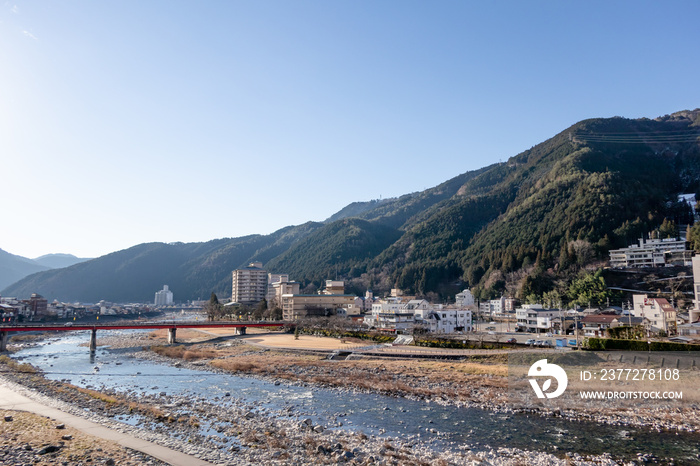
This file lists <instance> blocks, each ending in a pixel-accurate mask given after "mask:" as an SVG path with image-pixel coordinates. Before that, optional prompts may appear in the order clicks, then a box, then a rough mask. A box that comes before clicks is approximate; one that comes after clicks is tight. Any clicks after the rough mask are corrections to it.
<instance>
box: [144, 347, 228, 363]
mask: <svg viewBox="0 0 700 466" xmlns="http://www.w3.org/2000/svg"><path fill="white" fill-rule="evenodd" d="M150 349H151V351H153V352H154V353H156V354H160V355H161V356H166V357H168V358H173V359H182V360H185V361H195V360H198V359H213V358H216V357H218V356H219V353H218V352H217V351H216V350H213V349H203V348H199V347H185V346H183V345H178V346H151V348H150Z"/></svg>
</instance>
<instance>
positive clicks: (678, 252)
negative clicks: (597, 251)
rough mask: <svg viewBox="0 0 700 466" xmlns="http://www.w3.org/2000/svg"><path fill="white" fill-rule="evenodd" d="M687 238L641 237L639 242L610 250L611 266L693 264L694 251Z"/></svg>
mask: <svg viewBox="0 0 700 466" xmlns="http://www.w3.org/2000/svg"><path fill="white" fill-rule="evenodd" d="M686 245H687V242H686V241H685V239H683V238H681V239H680V240H677V239H674V238H666V239H647V240H645V239H644V238H640V239H639V244H633V245H632V246H630V247H627V248H622V249H615V250H612V251H610V267H613V268H625V267H663V266H665V265H666V264H672V263H673V264H676V263H677V264H680V265H687V266H689V265H691V257H692V251H688V250H687V249H688V248H687V247H686Z"/></svg>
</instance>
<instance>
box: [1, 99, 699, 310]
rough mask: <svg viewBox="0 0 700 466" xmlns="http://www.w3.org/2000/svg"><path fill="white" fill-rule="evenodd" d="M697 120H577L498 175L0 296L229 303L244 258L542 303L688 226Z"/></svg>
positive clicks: (156, 253) (364, 283)
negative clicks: (686, 199) (609, 262)
mask: <svg viewBox="0 0 700 466" xmlns="http://www.w3.org/2000/svg"><path fill="white" fill-rule="evenodd" d="M699 138H700V110H695V111H685V112H679V113H676V114H673V115H670V116H665V117H661V118H657V119H654V120H650V119H638V120H630V119H624V118H619V117H616V118H607V119H591V120H585V121H582V122H579V123H577V124H575V125H573V126H571V127H570V128H568V129H566V130H565V131H563V132H561V133H560V134H558V135H556V136H554V137H553V138H551V139H549V140H547V141H545V142H543V143H541V144H538V145H537V146H535V147H533V148H531V149H529V150H527V151H525V152H522V153H520V154H518V155H516V156H514V157H512V158H510V159H509V160H508V161H507V162H505V163H500V164H495V165H492V166H488V167H485V168H483V169H481V170H477V171H473V172H468V173H464V174H462V175H459V176H457V177H455V178H453V179H451V180H448V181H446V182H445V183H442V184H441V185H439V186H436V187H434V188H431V189H428V190H426V191H422V192H418V193H413V194H407V195H405V196H401V197H399V198H395V199H385V200H381V201H370V202H357V203H353V204H351V205H349V206H347V207H346V208H344V209H342V210H341V211H340V212H338V213H337V214H335V215H334V216H332V217H330V218H329V219H327V220H326V221H325V222H324V223H313V222H310V223H307V224H304V225H300V226H296V227H287V228H284V229H282V230H280V231H278V232H275V233H273V234H272V235H266V236H260V235H254V236H249V237H244V238H233V239H222V240H214V241H210V242H207V243H197V244H170V245H166V244H148V245H139V246H136V247H134V248H130V249H127V250H125V251H120V252H117V253H113V254H110V255H108V256H104V257H101V258H98V259H94V260H92V261H89V262H86V263H83V264H77V265H74V266H72V267H69V268H67V269H62V270H58V271H55V270H54V271H47V272H41V273H39V274H35V275H33V276H31V277H28V278H27V279H25V280H22V281H20V282H19V283H17V284H15V285H13V286H11V287H9V288H8V289H6V290H4V291H3V294H8V293H9V294H12V295H18V296H23V295H28V294H30V293H31V292H39V293H41V294H44V295H45V296H47V297H49V298H50V299H53V298H54V297H57V298H59V299H71V300H74V299H80V300H97V299H111V300H117V301H119V300H121V301H128V300H151V299H152V298H153V293H154V292H155V291H156V290H157V289H160V288H161V286H162V285H163V284H168V285H170V288H171V290H173V291H174V293H175V299H176V300H184V299H194V298H198V297H206V296H208V295H209V293H210V292H211V291H215V292H217V293H219V294H220V295H222V296H224V297H225V296H229V295H230V286H231V285H230V272H231V270H233V269H235V268H237V267H239V266H242V265H244V264H245V263H247V262H248V261H251V260H260V261H262V262H263V263H264V264H265V266H266V268H267V269H268V270H270V271H272V272H278V273H289V274H290V276H291V278H292V279H295V280H297V281H300V282H301V283H302V285H303V286H307V285H309V288H310V289H313V288H316V287H319V286H320V285H321V282H322V281H323V280H325V279H326V278H336V276H337V277H338V278H339V279H345V280H346V281H347V283H348V286H349V289H350V290H352V291H355V292H361V291H363V290H364V289H365V288H367V287H371V288H373V289H374V290H375V291H376V292H379V293H381V292H382V291H388V289H389V288H393V287H400V288H403V289H404V290H406V291H407V292H409V293H417V294H423V295H428V294H431V293H436V294H437V295H439V296H442V297H451V296H452V295H453V294H454V292H455V291H457V290H458V289H461V288H463V287H465V286H470V287H472V288H474V290H475V291H476V292H477V294H479V295H480V296H481V297H484V298H485V297H489V296H495V295H499V294H500V293H503V292H507V293H509V294H512V295H518V296H521V297H526V296H528V295H542V294H544V293H547V292H549V291H550V290H552V289H553V288H554V287H555V285H556V283H558V282H561V281H562V280H568V279H571V278H572V277H573V276H575V274H576V273H578V272H579V270H580V269H581V268H582V267H585V266H587V265H590V264H595V263H596V262H601V261H603V260H605V259H606V258H607V252H608V250H609V249H610V248H612V247H620V246H625V245H627V244H629V243H631V242H634V241H635V240H636V239H637V238H639V237H640V236H641V235H643V234H647V233H649V232H652V231H655V230H658V231H660V233H659V234H661V235H666V234H674V233H675V231H674V226H673V225H674V224H676V223H684V224H685V223H689V222H692V215H691V212H690V209H689V208H688V206H687V205H685V204H682V203H679V202H678V201H677V199H678V194H680V193H697V192H698V190H700V144H699V141H700V139H699Z"/></svg>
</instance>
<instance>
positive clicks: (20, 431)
mask: <svg viewBox="0 0 700 466" xmlns="http://www.w3.org/2000/svg"><path fill="white" fill-rule="evenodd" d="M0 416H3V417H4V416H12V418H13V420H12V421H10V422H5V421H0V448H1V449H15V448H17V447H20V446H23V445H29V446H30V447H31V448H32V451H34V452H36V451H38V450H40V449H41V448H43V447H45V446H47V445H59V444H60V443H61V442H62V443H63V447H62V448H60V449H59V450H58V451H57V452H55V453H50V454H47V455H41V456H35V457H34V458H33V459H32V461H31V464H34V465H41V466H43V465H49V464H50V465H55V464H102V463H103V462H105V461H107V459H109V458H112V460H113V461H114V464H119V465H125V466H135V465H141V464H143V461H142V460H140V459H138V458H134V457H133V455H132V452H131V451H129V450H127V449H126V448H124V447H122V446H120V445H118V444H117V443H114V442H109V441H107V440H104V439H100V438H97V437H92V436H90V435H87V434H84V433H82V432H80V431H78V430H77V429H73V428H72V427H70V426H67V427H66V428H65V429H56V425H57V424H58V422H57V421H55V420H52V419H49V418H47V417H45V416H39V415H37V414H32V413H26V412H22V411H2V412H0ZM63 436H70V440H66V439H63V438H62V437H63ZM6 461H7V462H8V463H7V464H14V463H9V461H10V460H9V458H6ZM0 463H2V464H6V463H5V462H3V461H2V460H0Z"/></svg>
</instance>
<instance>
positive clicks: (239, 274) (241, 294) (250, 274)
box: [231, 262, 267, 305]
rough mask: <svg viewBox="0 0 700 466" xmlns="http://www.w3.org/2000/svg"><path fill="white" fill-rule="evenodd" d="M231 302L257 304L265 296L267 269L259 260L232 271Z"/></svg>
mask: <svg viewBox="0 0 700 466" xmlns="http://www.w3.org/2000/svg"><path fill="white" fill-rule="evenodd" d="M231 288H232V293H231V302H233V303H240V304H246V305H253V304H257V303H259V302H260V301H262V300H263V299H265V297H266V296H267V271H266V270H265V269H263V268H262V263H261V262H252V263H251V264H250V265H248V266H247V267H244V268H242V269H237V270H234V271H233V282H232V287H231Z"/></svg>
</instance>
